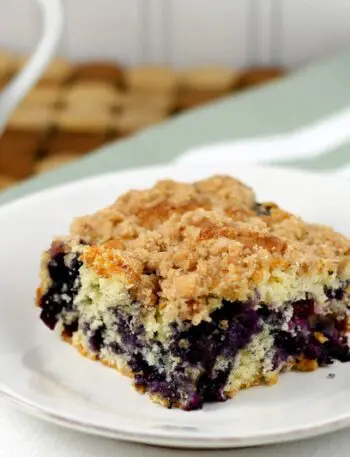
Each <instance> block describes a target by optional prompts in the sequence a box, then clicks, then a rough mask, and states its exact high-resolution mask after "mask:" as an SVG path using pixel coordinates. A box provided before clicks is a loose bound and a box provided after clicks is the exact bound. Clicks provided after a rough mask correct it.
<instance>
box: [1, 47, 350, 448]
mask: <svg viewBox="0 0 350 457" xmlns="http://www.w3.org/2000/svg"><path fill="white" fill-rule="evenodd" d="M349 74H350V52H347V53H344V54H342V55H340V56H336V57H334V58H331V59H329V60H326V61H324V62H321V63H319V64H316V65H311V66H310V67H308V68H306V69H304V70H302V71H300V72H298V73H295V74H293V75H292V76H290V77H288V78H286V79H285V80H281V81H278V82H276V83H273V84H271V85H269V86H266V87H262V88H260V89H256V90H254V91H251V92H247V93H244V94H241V95H236V96H233V97H231V98H229V99H227V100H225V101H221V102H217V103H215V104H213V105H210V106H209V107H206V108H201V109H198V110H194V111H192V112H189V113H187V114H185V115H182V116H179V117H177V118H173V119H172V120H170V121H168V122H166V123H165V124H163V125H161V126H157V127H154V128H150V129H148V130H147V131H144V132H142V133H140V134H138V135H137V136H134V137H132V138H130V139H126V140H123V141H119V142H117V143H114V144H111V145H108V146H106V147H104V148H103V149H101V150H99V151H97V152H96V153H94V154H92V155H89V156H88V157H86V158H84V159H82V160H80V161H78V162H75V163H73V164H71V165H67V166H65V167H62V168H61V169H59V170H57V171H54V172H51V173H47V174H45V175H42V176H40V177H38V178H34V179H31V180H29V181H27V182H24V183H22V184H20V185H18V186H17V187H15V188H12V189H9V190H7V191H4V192H2V193H1V195H0V204H3V203H6V202H10V201H12V200H14V199H16V198H18V197H21V196H23V195H28V194H29V193H32V192H35V191H38V190H41V189H44V188H47V187H50V186H53V185H57V184H60V183H64V182H68V181H71V180H74V179H78V178H81V177H86V176H91V175H94V174H97V173H103V172H106V171H113V170H119V169H123V168H130V167H135V166H142V165H150V164H159V163H166V162H168V161H169V160H171V159H173V158H174V157H176V156H177V155H178V154H180V153H182V152H184V151H186V150H187V149H189V148H192V147H194V146H199V145H202V144H208V143H214V142H217V141H223V140H232V139H238V138H243V137H254V136H259V135H268V134H276V133H283V132H288V131H290V130H294V129H297V128H298V127H302V126H303V125H306V124H309V123H312V122H314V121H316V120H318V119H321V118H323V117H327V116H329V115H331V114H332V113H335V112H337V111H339V110H342V109H344V108H346V107H347V106H350V88H349V79H348V75H349ZM346 163H350V145H347V144H345V145H342V146H341V147H339V148H337V149H336V150H333V151H331V152H327V153H326V154H324V155H323V156H321V157H318V158H314V159H307V160H304V161H299V162H294V163H293V162H291V163H289V166H294V167H295V166H296V167H299V168H305V169H329V168H333V167H339V166H342V165H343V164H346ZM0 430H2V433H1V440H0V457H2V456H4V457H5V456H6V457H12V456H16V457H18V456H21V457H29V456H30V457H34V456H35V457H43V456H45V457H46V456H48V455H50V456H52V457H66V456H69V457H83V456H84V457H90V456H91V457H92V456H94V457H96V456H106V457H109V456H113V457H118V456H125V457H129V456H130V457H131V456H135V457H136V456H141V455H142V456H144V457H147V456H148V455H149V456H152V457H157V456H165V455H166V456H174V457H175V456H190V455H195V454H196V452H194V451H192V452H190V451H176V450H165V449H155V448H152V447H147V446H138V445H133V444H126V443H117V442H113V441H110V440H105V439H99V438H94V437H90V436H85V435H83V434H79V433H75V432H71V431H68V430H64V429H61V428H59V427H57V426H54V425H51V424H46V423H44V422H41V421H39V420H37V419H34V418H31V417H28V416H26V415H25V414H23V413H21V412H18V411H16V410H14V409H13V408H12V407H11V406H10V405H8V404H6V403H4V402H3V401H1V403H0ZM4 431H6V433H4ZM349 446H350V435H349V431H348V430H345V431H342V432H338V433H334V434H331V435H328V436H324V437H321V438H318V439H312V440H307V441H303V442H296V443H291V444H286V445H278V446H277V445H276V446H269V447H264V448H255V449H244V450H235V451H221V452H217V453H216V454H217V455H219V454H220V455H223V456H224V455H225V456H226V455H227V456H231V455H232V456H233V455H234V456H235V457H258V456H261V457H264V456H266V457H267V456H269V457H274V456H276V457H277V456H280V455H281V454H283V455H285V456H294V455H299V456H300V457H311V456H312V457H326V456H327V457H329V456H339V457H345V456H348V455H349V454H350V452H349ZM212 454H213V452H201V456H203V457H204V456H208V457H209V456H211V455H212Z"/></svg>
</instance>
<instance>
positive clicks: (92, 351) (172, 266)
mask: <svg viewBox="0 0 350 457" xmlns="http://www.w3.org/2000/svg"><path fill="white" fill-rule="evenodd" d="M349 253H350V241H349V240H347V239H346V238H345V237H343V236H342V235H340V234H338V233H336V232H334V231H333V230H332V229H330V228H328V227H324V226H320V225H315V224H309V223H306V222H304V221H303V220H301V219H300V218H299V217H296V216H294V215H292V214H290V213H288V212H286V211H283V210H282V209H280V208H279V207H278V206H277V205H275V204H270V203H257V202H256V200H255V195H254V193H253V191H252V190H251V189H250V188H248V187H246V186H245V185H243V184H242V183H240V182H239V181H237V180H235V179H233V178H230V177H226V176H215V177H212V178H210V179H207V180H204V181H199V182H195V183H193V184H184V183H178V182H173V181H161V182H159V183H158V184H156V185H155V187H153V188H152V189H149V190H145V191H131V192H128V193H126V194H125V195H122V196H121V197H119V198H118V199H117V201H116V202H115V203H114V204H112V205H111V206H110V207H108V208H105V209H103V210H101V211H99V212H97V213H96V214H93V215H90V216H85V217H81V218H78V219H76V220H75V221H74V222H73V224H72V227H71V230H70V234H69V235H68V236H66V237H64V238H60V239H56V240H54V241H53V243H52V245H51V247H50V248H49V249H48V250H47V251H46V252H45V253H44V254H43V258H42V269H41V285H40V287H39V289H38V294H37V304H38V306H39V308H40V311H41V314H40V317H41V319H42V321H43V322H44V323H45V324H46V325H47V326H48V327H49V328H50V329H56V330H57V331H58V332H59V334H60V335H61V336H62V337H63V339H65V340H66V341H68V342H70V343H71V344H72V345H73V346H75V347H76V348H77V349H78V350H79V351H80V352H81V353H82V354H83V355H86V356H88V357H90V358H92V359H95V360H99V361H100V362H102V363H104V364H106V365H108V366H110V367H113V368H116V369H117V370H118V371H120V372H121V373H123V374H126V375H128V376H130V377H132V378H133V381H134V385H135V387H136V388H137V389H138V390H139V391H141V392H147V393H148V394H149V395H150V397H151V399H152V400H154V401H156V402H159V403H161V404H163V405H164V406H167V407H169V408H171V407H178V408H182V409H184V410H193V409H198V408H201V407H202V405H203V403H205V402H212V401H224V400H226V399H228V398H230V397H232V396H234V395H235V393H237V392H238V391H239V390H241V389H243V388H247V387H250V386H255V385H260V384H273V383H275V382H276V381H277V379H278V376H279V374H280V373H282V372H284V371H287V370H291V369H296V370H301V371H309V370H314V369H316V368H317V367H322V366H327V365H330V364H331V363H332V362H333V361H334V360H338V361H341V362H346V361H349V360H350V351H349V346H348V344H347V337H346V330H347V321H348V309H349V290H350V262H349Z"/></svg>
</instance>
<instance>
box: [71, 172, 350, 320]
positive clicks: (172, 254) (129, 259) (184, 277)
mask: <svg viewBox="0 0 350 457" xmlns="http://www.w3.org/2000/svg"><path fill="white" fill-rule="evenodd" d="M265 208H266V211H262V212H261V211H260V212H259V211H258V210H257V205H256V201H255V195H254V192H253V191H252V190H251V189H250V188H249V187H247V186H245V185H244V184H242V183H241V182H239V181H237V180H235V179H233V178H230V177H228V176H215V177H213V178H210V179H206V180H204V181H200V182H196V183H193V184H185V183H177V182H174V181H170V180H167V181H161V182H159V183H158V184H156V185H155V186H154V187H153V188H152V189H149V190H145V191H135V190H134V191H131V192H128V193H126V194H124V195H122V196H121V197H119V198H118V200H117V201H116V202H115V203H113V204H112V205H111V206H109V207H108V208H106V209H103V210H101V211H99V212H97V213H96V214H93V215H90V216H85V217H81V218H78V219H77V220H76V221H75V222H74V223H73V225H72V229H71V235H72V239H74V240H75V243H76V240H77V239H79V240H80V242H81V243H83V245H82V247H81V249H82V259H83V262H84V263H86V264H87V265H88V267H89V268H91V269H92V270H94V271H95V273H97V274H98V275H101V276H104V277H113V276H114V275H122V276H123V277H124V278H127V281H128V283H129V284H130V293H132V294H133V295H134V298H135V299H136V300H138V301H140V302H141V303H142V305H143V306H144V307H145V309H150V308H154V307H155V306H158V307H159V309H162V310H163V311H164V312H165V313H166V314H167V315H168V318H169V319H172V318H176V317H179V318H180V319H192V320H193V319H195V320H198V317H199V316H201V317H203V316H204V315H205V308H206V307H207V304H208V299H209V298H214V299H215V298H226V299H228V300H249V299H254V297H255V298H256V297H257V296H258V297H259V299H261V300H263V301H266V302H268V303H273V302H274V303H279V302H284V301H286V300H292V299H298V297H299V298H301V297H302V296H305V294H306V293H308V292H310V290H311V291H314V293H315V295H317V294H318V296H319V297H318V298H319V299H320V301H321V302H322V300H323V299H324V301H325V298H324V297H323V296H324V287H328V286H330V287H337V286H338V287H339V284H340V282H341V280H348V279H350V262H349V260H348V256H349V253H350V242H349V240H347V239H346V238H345V237H344V236H342V235H340V234H338V233H336V232H334V231H333V230H332V229H330V228H328V227H324V226H320V225H315V224H308V223H305V222H304V221H303V220H302V219H300V218H299V217H297V216H294V215H292V214H290V213H288V212H286V211H283V210H281V209H280V208H278V206H276V205H274V204H270V203H269V204H265ZM204 317H205V316H204Z"/></svg>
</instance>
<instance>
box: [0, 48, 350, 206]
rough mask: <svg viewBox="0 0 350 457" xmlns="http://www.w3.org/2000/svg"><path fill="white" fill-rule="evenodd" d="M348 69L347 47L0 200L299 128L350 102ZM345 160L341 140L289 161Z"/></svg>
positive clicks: (349, 154)
mask: <svg viewBox="0 0 350 457" xmlns="http://www.w3.org/2000/svg"><path fill="white" fill-rule="evenodd" d="M349 74H350V52H347V53H345V54H342V55H339V56H336V57H333V58H332V59H329V60H327V61H324V62H321V63H318V64H315V65H310V66H309V67H307V68H305V69H303V70H302V71H299V72H296V73H294V74H292V75H291V76H289V77H288V78H285V79H283V80H280V81H278V82H275V83H272V84H269V85H267V86H264V87H261V88H259V89H256V90H253V91H249V92H245V93H242V94H238V95H233V96H231V97H229V98H227V99H225V100H223V101H219V102H217V103H214V104H212V105H210V106H208V107H205V108H200V109H196V110H193V111H191V112H188V113H186V114H184V115H181V116H178V117H174V118H172V119H171V120H169V121H167V122H165V123H164V124H162V125H160V126H156V127H153V128H150V129H148V130H145V131H143V132H142V133H140V134H138V135H136V136H134V137H132V138H130V139H126V140H123V141H117V142H116V143H112V144H110V145H107V146H105V147H103V148H102V149H100V150H99V151H97V152H95V153H94V154H91V155H89V156H87V157H86V158H83V159H82V160H79V161H76V162H74V163H73V164H71V165H67V166H64V167H62V168H60V169H59V170H56V171H53V172H50V173H46V174H44V175H41V176H39V177H35V178H33V179H30V180H28V181H26V182H24V183H22V184H20V185H18V186H16V187H14V188H11V189H9V190H6V191H4V192H2V193H1V195H0V204H1V203H5V202H8V201H10V200H13V199H15V198H17V197H20V196H23V195H26V194H28V193H31V192H33V191H37V190H40V189H43V188H46V187H49V186H53V185H57V184H60V183H63V182H67V181H71V180H75V179H78V178H82V177H86V176H90V175H94V174H97V173H102V172H107V171H112V170H118V169H122V168H130V167H135V166H142V165H151V164H159V163H166V162H168V161H169V160H171V159H173V158H174V157H176V156H177V155H178V154H180V153H183V152H185V151H186V150H187V149H190V148H193V147H195V146H200V145H204V144H207V143H214V142H219V141H223V140H224V141H225V140H233V139H237V138H242V137H254V136H260V135H269V134H276V133H283V132H288V131H290V130H293V129H296V128H298V127H302V126H303V125H306V124H309V123H312V122H314V121H316V120H318V119H321V118H323V117H326V116H329V115H331V114H332V113H335V112H337V111H339V110H342V109H344V108H346V107H347V106H350V85H349V78H348V75H349ZM349 128H350V126H349ZM14 159H15V158H14ZM346 162H350V148H349V146H347V145H342V146H341V147H340V148H339V149H337V150H334V151H332V152H328V153H327V154H325V155H324V156H322V157H318V158H314V159H306V160H305V161H302V163H300V162H290V163H289V165H290V166H300V165H301V166H302V167H303V168H306V169H307V168H308V169H310V168H311V169H327V168H332V167H335V166H339V164H344V163H346Z"/></svg>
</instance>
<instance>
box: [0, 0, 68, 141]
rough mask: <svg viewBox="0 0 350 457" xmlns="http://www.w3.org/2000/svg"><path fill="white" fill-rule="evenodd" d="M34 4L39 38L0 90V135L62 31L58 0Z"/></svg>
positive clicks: (42, 67) (42, 0)
mask: <svg viewBox="0 0 350 457" xmlns="http://www.w3.org/2000/svg"><path fill="white" fill-rule="evenodd" d="M37 3H38V4H39V6H40V9H41V13H42V19H43V34H42V38H41V40H40V42H39V44H38V46H37V47H36V50H35V52H34V53H33V55H32V57H31V58H30V60H29V63H28V64H27V65H26V66H25V68H24V69H23V70H22V71H21V72H20V74H19V75H18V76H17V77H16V78H15V79H14V80H13V81H12V82H11V83H10V84H9V85H8V86H7V87H6V88H5V89H3V91H2V92H1V93H0V135H1V133H2V132H3V130H4V128H5V125H6V121H7V120H8V118H9V117H10V116H11V114H12V112H13V111H14V110H15V108H16V107H17V106H18V104H19V103H20V102H21V100H22V99H23V97H24V96H25V95H26V94H27V92H28V91H29V90H30V89H31V88H32V87H33V86H34V85H35V83H36V82H37V81H38V79H39V78H40V76H41V74H42V73H43V72H44V71H45V68H46V67H47V65H48V64H49V62H50V60H51V59H52V57H53V56H54V53H55V50H56V48H57V45H58V42H59V39H60V36H61V33H62V30H63V11H62V4H61V0H37Z"/></svg>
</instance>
